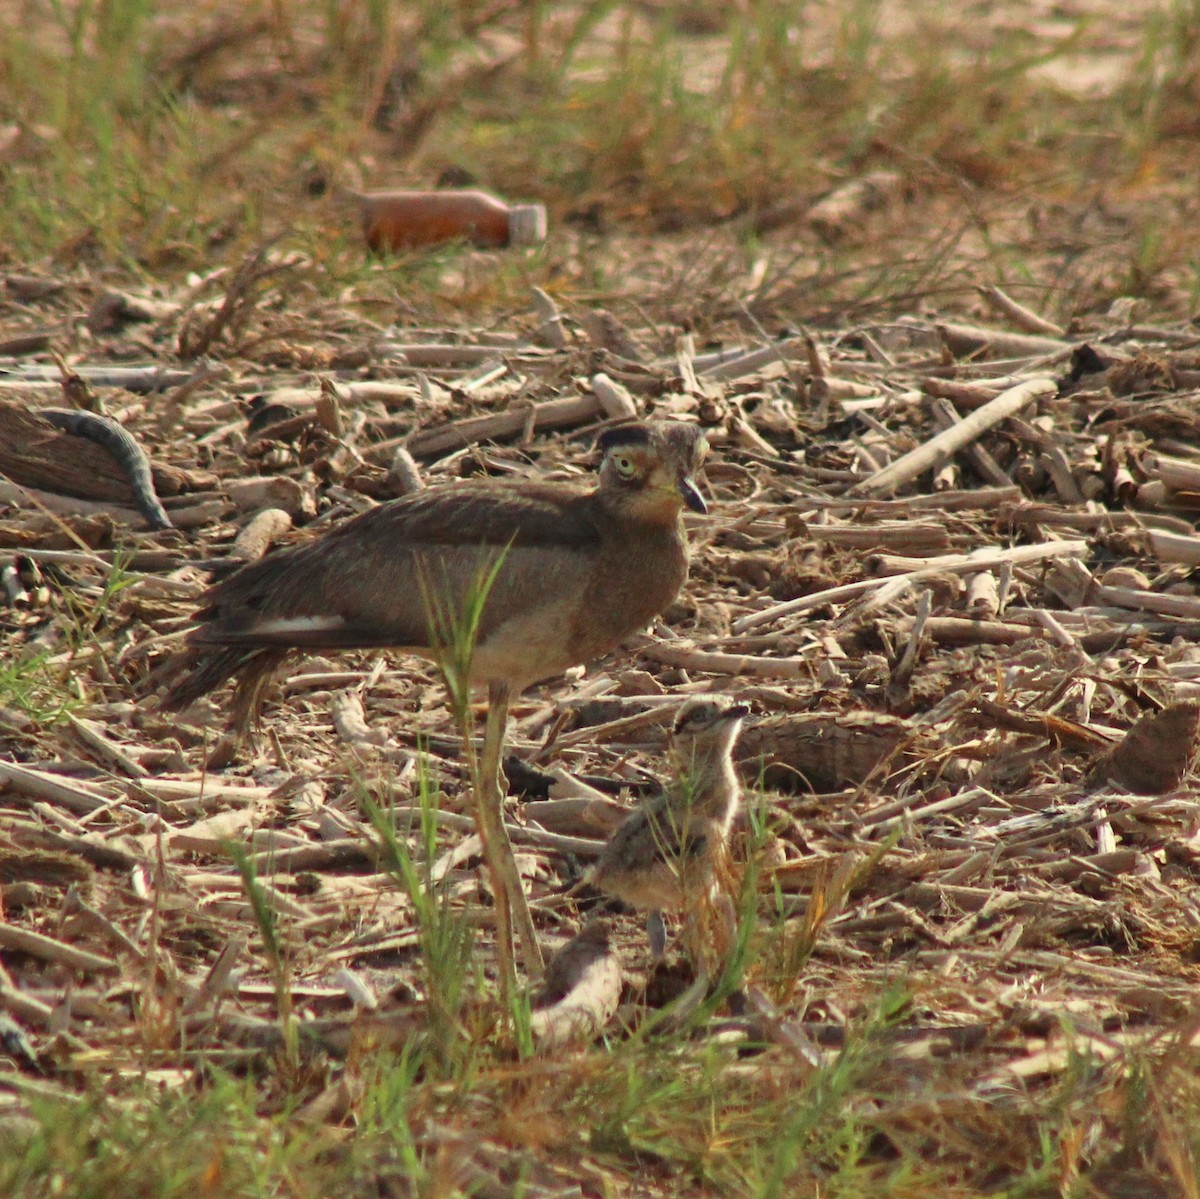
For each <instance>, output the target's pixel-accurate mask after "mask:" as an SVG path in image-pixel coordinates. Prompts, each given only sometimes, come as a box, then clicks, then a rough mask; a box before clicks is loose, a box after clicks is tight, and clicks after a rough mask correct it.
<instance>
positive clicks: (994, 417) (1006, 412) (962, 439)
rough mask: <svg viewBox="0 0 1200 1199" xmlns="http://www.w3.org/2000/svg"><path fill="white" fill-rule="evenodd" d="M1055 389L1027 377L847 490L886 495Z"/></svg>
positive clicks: (1043, 380) (1050, 381) (1046, 380)
mask: <svg viewBox="0 0 1200 1199" xmlns="http://www.w3.org/2000/svg"><path fill="white" fill-rule="evenodd" d="M1057 390H1058V386H1057V384H1056V383H1055V382H1054V380H1053V379H1051V378H1049V377H1046V376H1041V377H1038V378H1035V379H1029V380H1027V381H1026V382H1024V383H1021V384H1019V385H1018V386H1016V387H1010V388H1009V389H1008V390H1007V391H1002V392H1001V393H1000V394H999V395H998V396H997V397H996V398H995V399H994V400H991V401H989V402H988V403H987V404H984V406H983V407H982V408H977V409H976V410H975V411H974V412H972V413H971V414H970V416H967V417H964V418H963V419H962V420H961V421H959V422H958V424H956V425H953V426H952V427H951V428H949V429H946V430H944V431H943V432H941V433H939V434H938V435H937V436H936V437H934V438H931V439H930V440H929V441H927V442H925V444H924V445H919V446H917V448H916V449H915V450H912V451H911V452H909V453H907V454H905V455H903V456H902V457H900V458H897V459H896V461H895V462H893V463H891V464H890V465H888V466H885V467H884V468H883V469H882V470H879V471H876V472H875V474H873V475H871V476H870V477H869V478H866V479H863V480H862V481H861V482H859V483H856V484H855V485H854V486H853V487H852V488H851V489H850V493H851V494H853V495H862V494H864V493H866V494H872V495H876V494H889V495H890V494H891V493H892V492H894V491H896V490H897V489H898V488H900V487H902V486H903V485H904V484H905V483H909V482H911V481H912V480H913V479H915V478H917V476H918V475H921V474H924V473H925V471H927V470H930V469H932V468H933V467H934V466H936V465H937V463H939V462H940V461H941V460H942V459H943V458H946V457H949V456H950V455H951V454H956V453H958V451H959V450H961V449H963V448H964V447H965V446H968V445H970V444H971V442H973V441H974V440H975V439H976V438H977V437H979V436H980V435H981V434H983V433H985V432H986V431H987V430H988V429H990V428H992V426H993V425H998V424H999V423H1000V422H1001V421H1003V420H1007V419H1008V418H1009V417H1010V416H1015V415H1016V414H1017V413H1018V412H1020V411H1021V409H1022V408H1024V407H1025V406H1026V405H1027V404H1030V403H1032V402H1033V401H1034V400H1037V399H1041V398H1042V397H1043V396H1049V395H1053V394H1054V393H1055V392H1056V391H1057Z"/></svg>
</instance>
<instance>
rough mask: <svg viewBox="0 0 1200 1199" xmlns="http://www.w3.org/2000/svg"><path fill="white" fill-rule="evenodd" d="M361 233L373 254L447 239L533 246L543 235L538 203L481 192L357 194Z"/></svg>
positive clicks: (543, 218)
mask: <svg viewBox="0 0 1200 1199" xmlns="http://www.w3.org/2000/svg"><path fill="white" fill-rule="evenodd" d="M358 198H359V201H360V202H361V204H362V216H363V235H364V237H366V239H367V245H369V246H370V247H371V249H372V250H374V251H375V252H376V253H377V254H379V253H384V252H386V251H388V250H414V249H419V248H420V247H422V246H436V245H441V244H442V243H444V242H450V241H468V242H471V243H472V244H473V245H477V246H484V247H495V246H516V245H533V244H534V243H536V242H539V241H543V240H544V239H545V237H546V209H545V206H544V205H542V204H506V203H505V202H504V201H503V200H498V199H497V198H496V197H495V196H491V195H488V193H487V192H483V191H386V192H365V193H360V194H359V197H358Z"/></svg>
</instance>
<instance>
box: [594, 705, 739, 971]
mask: <svg viewBox="0 0 1200 1199" xmlns="http://www.w3.org/2000/svg"><path fill="white" fill-rule="evenodd" d="M749 711H750V709H749V707H747V705H745V704H741V703H736V702H734V701H733V700H732V699H730V698H728V697H725V696H715V697H708V698H705V699H690V700H688V701H687V702H686V703H685V704H684V705H683V706H682V707H681V708H680V709H679V713H678V715H677V716H676V717H675V723H674V726H673V727H672V732H671V750H670V754H671V760H672V765H673V766H674V770H675V777H674V778H673V779H672V780H671V782H670V783H668V784H667V786H666V787H665V788H664V789H663V790H662V791H661V792H660V793H659V794H658V795H656V796H654V797H653V798H652V799H651V800H650V801H649V802H648V803H646V804H644V805H643V806H642V807H640V808H638V809H637V810H636V811H634V812H633V813H631V814H630V815H629V816H628V817H626V819H625V821H624V823H622V824H621V825H620V827H619V828H618V829H617V831H616V832H615V833H614V834H613V835H612V838H611V839H610V840H609V842H608V844H607V845H606V846H605V847H604V851H603V853H602V854H601V855H600V859H599V861H598V862H597V863H596V865H595V866H594V867H593V869H592V872H591V875H590V878H589V879H588V881H589V882H591V883H592V885H593V886H595V887H598V888H599V889H600V890H602V891H604V892H606V893H607V894H609V895H611V896H613V897H614V898H616V899H619V900H621V901H622V902H623V903H627V904H630V905H631V906H633V907H635V908H642V909H648V910H649V912H650V923H649V931H650V939H651V945H652V948H653V950H654V955H655V957H661V956H662V954H663V952H664V950H665V948H666V933H665V929H664V928H663V924H662V912H663V911H664V910H679V909H684V908H693V907H694V906H695V905H696V904H698V903H701V902H703V901H706V900H708V899H709V897H710V896H711V894H712V892H713V890H714V889H715V888H716V886H717V885H718V883H719V880H720V875H721V865H722V862H723V859H724V855H725V852H726V850H727V848H728V844H729V830H730V827H731V826H732V824H733V819H734V817H735V816H736V814H737V810H738V805H739V803H740V801H741V787H740V784H739V783H738V778H737V774H736V772H735V771H734V767H733V746H734V742H735V741H736V740H737V736H738V732H739V731H740V729H741V727H742V721H743V720H744V719H745V717H746V716H747V715H748V713H749Z"/></svg>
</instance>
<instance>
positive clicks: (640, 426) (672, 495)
mask: <svg viewBox="0 0 1200 1199" xmlns="http://www.w3.org/2000/svg"><path fill="white" fill-rule="evenodd" d="M597 446H598V448H599V450H600V452H601V454H602V455H603V459H602V461H601V463H600V487H601V489H602V490H604V491H605V492H607V493H609V494H610V495H612V496H613V497H614V498H615V499H616V500H617V502H618V503H620V504H621V506H622V507H623V508H624V509H625V510H626V511H628V512H630V513H631V514H632V515H635V516H637V517H639V518H641V519H644V520H649V521H655V520H662V521H667V520H671V521H673V520H674V519H675V518H676V517H677V516H678V515H679V511H680V509H681V508H683V507H684V506H685V505H686V506H687V507H688V508H690V509H691V510H692V511H693V512H702V513H703V512H707V511H708V505H707V504H706V503H705V502H704V497H703V496H702V495H701V494H700V491H699V488H698V487H697V486H696V475H697V474H698V473H699V471H700V468H701V467H702V466H703V465H704V459H705V456H706V455H707V454H708V441H707V440H706V439H705V436H704V431H703V430H702V429H700V428H699V427H698V426H696V425H689V424H685V423H684V422H682V421H635V422H630V423H628V424H624V425H614V426H613V427H612V428H611V429H606V430H605V431H604V432H603V433H601V434H600V438H599V441H598V442H597Z"/></svg>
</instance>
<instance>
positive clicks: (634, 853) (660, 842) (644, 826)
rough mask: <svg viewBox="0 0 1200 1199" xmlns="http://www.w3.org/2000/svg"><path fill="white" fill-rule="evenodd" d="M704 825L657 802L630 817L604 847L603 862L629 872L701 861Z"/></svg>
mask: <svg viewBox="0 0 1200 1199" xmlns="http://www.w3.org/2000/svg"><path fill="white" fill-rule="evenodd" d="M707 841H708V838H707V835H706V831H705V828H704V825H703V823H701V822H698V821H694V820H692V819H690V818H689V817H688V815H687V814H686V813H682V812H679V811H677V810H675V809H673V808H672V807H671V806H670V805H669V804H667V803H665V802H663V801H662V799H661V798H660V799H658V800H657V801H655V802H652V803H650V804H648V805H647V806H645V807H641V808H638V809H637V810H636V811H635V812H633V813H631V814H630V816H629V817H628V818H627V819H626V820H625V822H624V823H623V824H622V825H621V826H620V827H619V828H618V829H617V831H616V832H615V833H614V834H613V836H612V838H611V839H610V841H609V842H608V845H607V846H606V847H605V850H604V855H603V859H602V860H603V862H604V863H606V864H611V865H612V866H614V867H616V868H618V869H621V870H629V871H638V870H649V869H651V868H652V867H654V866H655V865H657V864H659V863H682V862H684V861H686V860H688V859H690V858H694V857H699V856H700V855H701V854H703V853H704V851H705V848H706V845H707Z"/></svg>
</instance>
